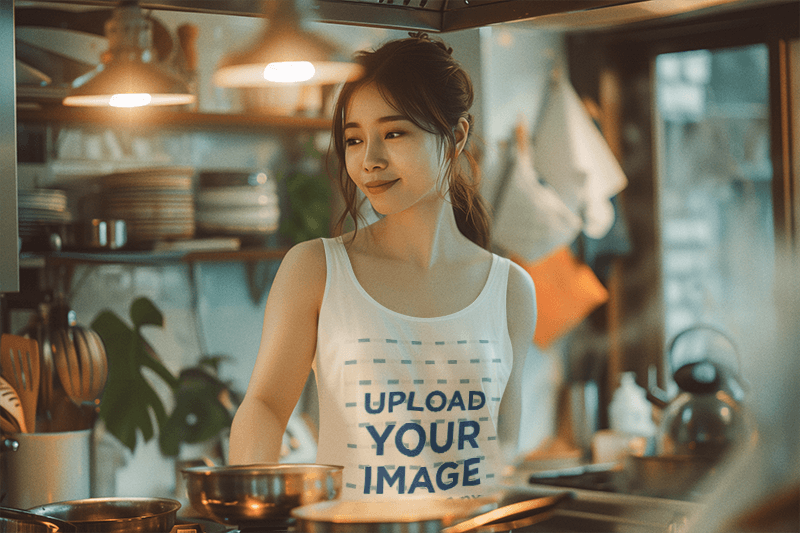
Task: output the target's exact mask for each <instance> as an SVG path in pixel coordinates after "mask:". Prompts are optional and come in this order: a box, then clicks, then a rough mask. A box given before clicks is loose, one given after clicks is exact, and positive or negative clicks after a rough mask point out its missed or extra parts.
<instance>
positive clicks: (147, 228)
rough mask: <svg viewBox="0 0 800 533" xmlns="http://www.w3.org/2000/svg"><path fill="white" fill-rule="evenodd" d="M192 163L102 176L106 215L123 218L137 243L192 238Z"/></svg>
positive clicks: (132, 240)
mask: <svg viewBox="0 0 800 533" xmlns="http://www.w3.org/2000/svg"><path fill="white" fill-rule="evenodd" d="M193 175H194V169H193V168H191V167H162V168H148V169H138V170H133V171H127V172H119V173H115V174H108V175H106V176H103V177H102V178H101V186H102V191H103V192H102V197H103V201H104V203H105V206H104V207H105V216H106V217H107V218H109V219H116V220H124V221H125V223H126V225H127V229H128V241H129V242H131V243H134V244H138V245H140V246H141V245H145V244H151V243H154V242H158V241H171V240H181V239H191V238H192V237H193V236H194V231H195V219H194V198H193V195H192V177H193Z"/></svg>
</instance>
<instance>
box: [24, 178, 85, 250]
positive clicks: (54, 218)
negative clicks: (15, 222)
mask: <svg viewBox="0 0 800 533" xmlns="http://www.w3.org/2000/svg"><path fill="white" fill-rule="evenodd" d="M18 210H19V236H20V238H22V239H28V238H31V237H36V236H39V235H40V234H42V233H43V232H44V231H45V230H46V228H47V227H48V226H58V225H63V224H69V223H70V222H71V220H72V216H71V214H70V212H69V210H68V209H67V195H66V193H65V192H64V191H60V190H56V189H28V190H25V189H20V190H19V193H18Z"/></svg>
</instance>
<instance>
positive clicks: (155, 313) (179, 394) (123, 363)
mask: <svg viewBox="0 0 800 533" xmlns="http://www.w3.org/2000/svg"><path fill="white" fill-rule="evenodd" d="M130 322H131V324H132V325H128V324H127V323H126V322H125V321H123V320H122V319H121V318H120V317H119V316H117V315H116V314H115V313H113V312H112V311H108V310H106V311H102V312H100V313H99V314H98V315H97V316H96V317H95V319H94V321H93V322H92V329H94V330H95V331H96V332H97V333H98V334H99V335H100V337H101V338H102V339H103V343H104V345H105V348H106V355H107V357H108V380H107V382H106V388H105V391H104V392H103V396H102V398H101V401H100V413H99V416H100V419H101V420H102V421H103V423H104V424H105V427H106V430H107V431H108V432H109V433H110V434H111V435H113V436H114V437H115V438H117V439H118V440H119V441H120V442H121V443H122V444H123V445H125V446H126V447H127V448H128V449H130V451H131V452H133V451H134V450H135V449H136V442H137V434H138V433H141V435H142V437H143V438H144V441H145V442H148V441H150V439H152V438H153V437H154V436H155V434H156V429H157V430H158V438H159V447H160V449H161V452H162V453H163V454H164V455H165V456H168V457H177V456H178V454H179V452H180V448H181V444H182V443H187V444H194V443H198V442H203V441H206V440H209V439H213V438H215V437H219V436H220V435H222V434H223V433H224V431H225V430H226V429H228V428H230V424H231V421H232V419H233V412H234V411H235V407H236V405H237V404H238V396H237V395H236V394H235V393H234V392H233V391H232V390H231V388H230V387H229V386H228V385H227V384H226V383H223V382H222V381H220V380H219V378H217V377H216V372H217V369H218V367H219V364H220V363H221V362H222V360H223V359H224V357H222V356H215V357H206V358H203V359H201V360H200V362H199V363H198V364H197V365H196V366H193V367H189V368H185V369H183V370H181V371H180V373H179V374H178V376H177V377H176V376H175V375H174V374H173V373H172V372H171V371H170V370H169V369H167V368H166V367H165V366H164V365H163V364H162V363H161V361H160V360H159V358H158V357H157V355H156V353H155V351H154V350H153V348H152V347H151V346H150V344H149V343H148V342H147V341H146V340H145V339H144V337H143V336H142V334H141V331H142V329H143V328H144V327H146V326H153V327H163V326H164V316H163V314H162V313H161V311H159V310H158V308H157V307H156V306H155V304H154V303H153V302H152V301H150V300H149V299H148V298H144V297H141V298H137V299H136V300H134V301H133V303H132V304H131V307H130ZM145 368H149V369H150V370H152V371H153V372H154V373H155V375H156V376H157V377H158V378H159V379H160V380H161V381H162V382H163V383H164V384H166V385H167V386H168V388H169V390H170V391H171V393H172V395H173V398H174V407H173V409H172V412H170V413H168V412H167V409H166V408H165V406H164V402H163V401H162V399H161V397H160V396H159V395H158V393H157V392H156V390H155V389H154V388H153V386H152V385H151V384H150V382H148V380H147V379H146V378H145V376H144V374H143V373H142V371H143V370H144V369H145ZM151 415H152V416H151ZM153 419H155V426H154V424H153Z"/></svg>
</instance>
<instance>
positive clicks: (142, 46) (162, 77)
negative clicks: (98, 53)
mask: <svg viewBox="0 0 800 533" xmlns="http://www.w3.org/2000/svg"><path fill="white" fill-rule="evenodd" d="M105 34H106V37H107V38H108V51H107V52H105V53H104V54H103V57H102V58H101V59H102V62H101V63H100V64H99V65H98V66H97V67H96V68H95V69H93V70H92V71H90V72H88V73H87V74H85V75H83V76H81V77H79V78H77V79H76V80H75V81H73V84H72V85H73V87H74V88H73V90H72V91H71V92H70V94H69V95H68V96H67V97H66V98H65V99H64V101H63V104H64V105H68V106H112V107H142V106H155V105H185V104H190V103H192V102H194V101H195V95H194V94H192V93H191V91H190V90H189V86H188V84H187V83H186V82H185V81H184V80H182V79H181V78H179V77H178V76H177V75H175V74H174V73H172V72H171V71H169V70H168V69H167V68H165V67H163V66H161V65H159V64H158V63H157V62H156V61H155V58H154V57H153V49H152V29H151V21H150V20H148V19H147V18H145V16H144V15H143V14H142V10H141V8H140V7H139V5H138V2H136V1H123V2H120V4H119V6H118V7H117V8H115V9H114V12H113V14H112V16H111V18H109V19H108V21H106V24H105Z"/></svg>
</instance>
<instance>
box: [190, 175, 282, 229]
mask: <svg viewBox="0 0 800 533" xmlns="http://www.w3.org/2000/svg"><path fill="white" fill-rule="evenodd" d="M197 181H198V188H197V191H196V194H195V202H196V206H195V217H196V220H197V228H198V230H199V231H201V232H203V233H204V234H206V235H237V236H245V237H247V236H251V237H257V236H263V235H270V234H272V233H275V232H276V231H277V230H278V224H279V221H280V207H279V200H278V190H277V184H276V182H275V180H274V179H273V178H272V177H270V176H269V175H267V174H266V173H264V172H258V171H248V170H204V171H200V172H199V173H198V175H197Z"/></svg>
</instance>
